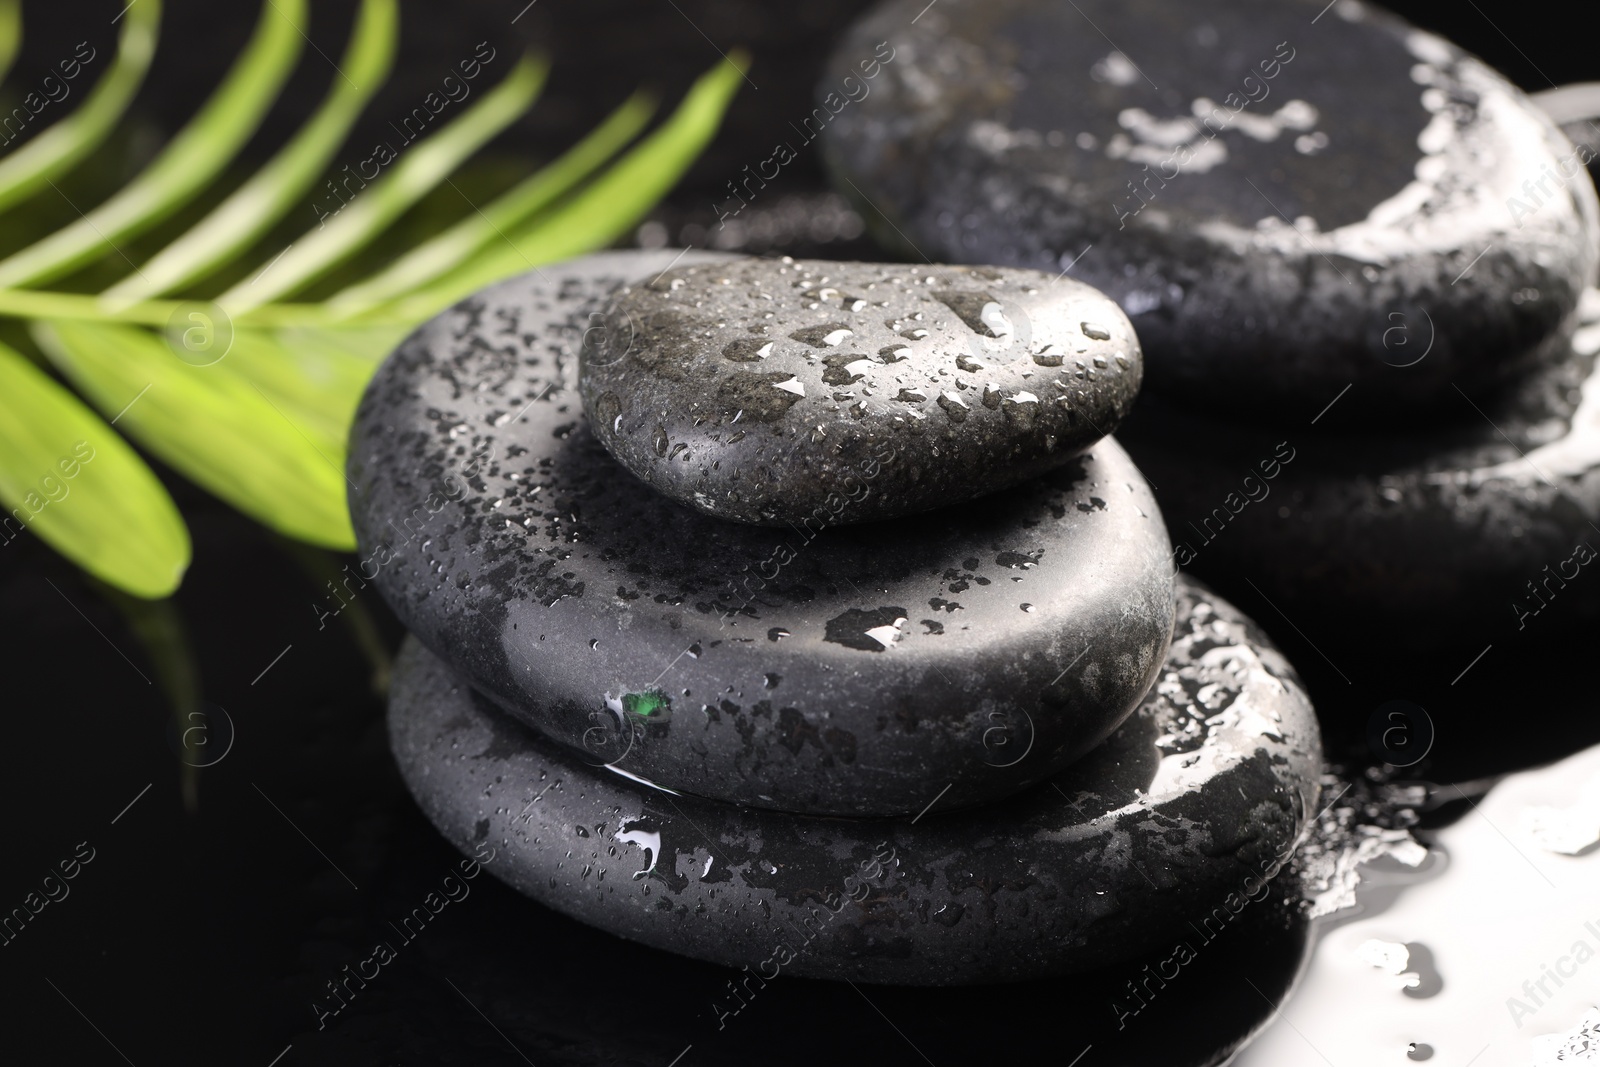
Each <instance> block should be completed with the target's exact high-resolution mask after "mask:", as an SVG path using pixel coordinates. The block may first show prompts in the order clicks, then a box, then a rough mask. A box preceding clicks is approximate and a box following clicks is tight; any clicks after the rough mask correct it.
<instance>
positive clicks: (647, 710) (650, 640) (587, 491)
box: [349, 253, 1173, 815]
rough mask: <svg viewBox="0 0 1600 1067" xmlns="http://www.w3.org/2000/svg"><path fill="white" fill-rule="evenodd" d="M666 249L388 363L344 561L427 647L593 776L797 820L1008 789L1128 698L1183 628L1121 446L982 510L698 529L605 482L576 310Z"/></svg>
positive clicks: (475, 315) (592, 266)
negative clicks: (606, 769)
mask: <svg viewBox="0 0 1600 1067" xmlns="http://www.w3.org/2000/svg"><path fill="white" fill-rule="evenodd" d="M668 262H670V259H669V258H668V257H664V256H654V257H652V256H649V255H642V254H636V253H635V254H629V253H611V254H605V255H599V256H593V257H590V258H588V259H585V260H580V261H577V262H574V263H568V264H561V265H555V266H547V267H545V268H543V269H542V270H541V271H540V272H539V273H537V274H532V275H527V276H524V277H523V278H519V279H516V280H513V281H510V282H506V283H504V284H502V285H499V286H496V287H494V288H492V289H490V290H487V291H486V292H484V293H482V294H480V295H479V296H477V297H474V298H472V299H470V300H468V301H465V302H463V303H462V304H461V305H458V306H457V307H456V308H455V309H453V310H451V311H448V312H446V313H444V314H442V315H440V316H439V317H438V318H436V319H435V320H433V321H432V322H431V323H429V324H427V325H425V326H423V327H422V328H421V329H419V330H418V331H417V332H416V333H415V334H414V335H413V336H412V337H411V338H410V339H409V340H408V341H406V342H405V343H404V344H402V345H401V346H400V347H399V349H398V350H396V352H395V353H394V354H393V355H392V356H391V357H390V358H389V359H388V361H387V362H385V363H384V365H383V366H382V367H381V368H380V369H379V370H378V373H377V374H376V376H375V377H374V378H373V381H372V383H371V385H370V386H369V387H368V390H367V394H366V396H365V397H364V398H363V400H362V403H361V407H360V410H359V411H358V413H357V416H356V421H355V427H354V430H353V432H352V438H351V448H350V463H349V476H350V480H351V484H352V486H353V489H352V492H351V514H352V518H353V521H354V524H355V529H356V535H357V539H358V541H359V543H360V546H361V547H360V551H361V553H362V557H363V558H362V566H361V573H362V574H364V575H367V576H369V577H370V578H371V580H372V581H373V582H375V584H376V585H377V586H378V589H379V591H380V592H381V593H382V595H383V596H384V598H385V599H386V600H387V601H388V602H389V604H390V606H391V607H393V608H394V610H395V612H396V613H397V614H398V615H399V616H400V618H401V620H402V621H403V622H404V623H405V624H406V625H407V626H408V627H409V628H410V629H411V630H412V631H414V632H415V633H416V634H417V635H418V636H419V637H420V638H421V639H422V641H423V643H424V644H426V645H427V646H428V647H429V648H431V649H433V650H434V651H435V652H437V653H438V654H440V655H441V656H443V657H444V659H445V660H446V661H447V662H449V663H450V664H451V666H452V667H453V668H455V669H456V670H458V671H460V672H461V673H462V674H463V675H465V676H466V677H467V678H468V679H470V680H471V681H472V683H473V684H474V685H476V686H478V687H480V688H481V689H483V690H485V691H486V692H488V693H489V694H491V695H492V696H494V697H495V698H496V699H497V700H499V701H500V702H501V703H502V704H503V705H504V706H506V707H507V708H509V709H511V710H512V711H513V712H514V713H515V714H517V715H519V716H520V717H521V718H523V719H524V721H526V722H528V723H529V724H530V725H532V726H534V727H535V728H537V729H539V730H541V731H543V732H544V733H546V734H547V735H548V736H550V737H552V738H554V739H556V740H557V741H560V742H561V743H563V744H565V745H568V746H570V747H571V748H573V749H574V750H576V751H578V752H580V753H582V756H583V758H584V759H586V760H587V761H588V762H590V763H593V764H600V763H614V764H616V765H617V766H619V767H620V768H622V769H624V770H626V771H628V772H630V773H633V774H636V775H640V776H642V777H645V778H648V779H650V780H652V781H655V782H659V783H660V784H662V785H665V786H668V787H670V788H673V789H678V790H681V791H683V792H686V793H694V794H698V795H701V796H706V797H712V798H716V799H719V800H726V801H733V802H737V803H742V804H751V805H756V806H760V807H770V808H779V809H784V810H790V811H796V812H804V813H812V814H832V815H888V814H901V813H907V814H914V813H916V812H918V811H920V810H921V809H922V808H924V807H925V806H926V805H927V804H928V803H929V802H930V801H931V800H933V799H934V798H935V795H936V794H938V795H939V807H940V808H941V809H947V808H954V807H962V806H966V805H972V804H980V803H984V802H988V801H992V800H996V799H998V798H1000V797H1004V796H1008V795H1010V794H1012V793H1014V792H1016V791H1017V790H1019V789H1021V788H1023V787H1025V786H1027V785H1030V784H1032V783H1034V782H1037V781H1039V780H1041V779H1042V778H1044V777H1046V776H1048V775H1049V774H1052V773H1054V772H1056V771H1058V770H1060V769H1061V768H1062V767H1064V766H1066V765H1067V764H1068V763H1070V762H1071V761H1072V760H1074V759H1076V758H1077V757H1078V756H1080V755H1082V754H1083V753H1084V752H1086V751H1088V750H1089V749H1090V748H1091V747H1093V746H1094V745H1095V744H1096V743H1098V742H1099V741H1100V740H1102V739H1103V738H1104V737H1105V736H1106V735H1107V734H1109V733H1110V732H1111V731H1112V730H1113V729H1114V728H1115V727H1116V726H1117V724H1118V723H1120V722H1121V721H1122V720H1123V719H1124V718H1126V716H1127V715H1128V714H1129V713H1131V712H1132V710H1133V708H1134V707H1135V706H1137V704H1138V702H1139V700H1140V698H1141V697H1142V696H1143V694H1144V692H1145V690H1146V689H1147V688H1148V687H1149V685H1150V682H1151V680H1152V679H1153V678H1154V676H1155V673H1156V671H1157V670H1158V669H1159V668H1160V665H1161V660H1162V657H1163V656H1164V655H1165V651H1166V647H1167V643H1168V641H1169V639H1170V635H1171V630H1172V618H1173V616H1172V610H1173V607H1172V566H1171V562H1170V554H1171V548H1170V545H1169V544H1168V542H1167V537H1166V530H1165V527H1164V526H1163V524H1162V522H1161V515H1160V512H1159V510H1158V509H1157V508H1156V505H1155V501H1154V499H1153V498H1152V496H1151V493H1150V489H1149V487H1148V486H1147V485H1146V484H1145V482H1144V480H1143V478H1142V477H1141V476H1140V475H1139V473H1138V471H1137V470H1136V469H1135V467H1134V466H1133V464H1132V463H1131V462H1130V461H1129V460H1128V458H1127V455H1126V454H1125V453H1124V452H1123V451H1122V449H1121V447H1120V446H1118V445H1117V444H1116V442H1115V441H1114V440H1113V439H1111V438H1106V439H1104V440H1102V441H1101V442H1100V443H1098V444H1096V445H1095V446H1094V448H1093V450H1092V451H1091V452H1089V453H1086V454H1083V455H1080V456H1078V457H1076V458H1074V459H1073V460H1071V461H1070V463H1069V464H1068V465H1067V466H1066V467H1064V468H1061V469H1058V470H1055V471H1052V472H1050V473H1048V474H1045V475H1042V476H1041V477H1039V478H1037V479H1035V480H1034V481H1032V482H1029V483H1028V484H1026V485H1023V486H1019V487H1016V488H1014V489H1011V490H1008V491H1005V492H1002V493H996V494H993V495H992V496H990V497H988V498H986V500H985V502H984V503H983V504H982V505H981V506H976V507H965V508H958V509H948V510H946V511H943V512H939V513H935V514H932V515H927V516H918V517H912V518H907V519H900V520H895V521H893V522H885V523H873V524H866V525H853V526H844V527H830V528H827V529H823V530H821V531H820V532H818V531H817V530H816V528H815V527H813V526H810V525H806V526H804V527H802V528H800V529H790V528H781V529H773V528H768V527H761V526H752V525H746V524H743V523H731V522H724V521H721V520H718V519H713V518H710V517H708V516H705V515H703V514H701V513H699V512H697V511H694V510H692V509H690V508H686V507H683V506H681V505H679V504H677V503H674V502H673V501H671V500H668V499H667V498H666V497H664V496H662V495H661V494H659V493H657V492H655V491H654V490H652V489H650V488H649V487H648V486H646V485H644V484H643V483H642V482H640V481H638V480H637V479H635V478H634V477H633V476H631V475H630V474H628V473H627V472H626V471H625V470H623V469H622V468H621V467H620V466H619V465H618V464H617V463H616V461H615V460H613V459H612V458H611V456H610V455H609V454H608V453H607V452H606V451H605V449H603V448H602V447H601V446H600V444H599V443H598V442H597V441H596V440H595V439H594V436H593V435H592V434H591V433H590V432H589V429H588V425H587V423H586V422H585V420H584V417H583V411H582V407H581V405H580V403H579V400H578V396H577V392H576V390H575V388H574V385H575V382H576V377H577V351H578V343H579V341H580V338H581V337H582V335H583V333H584V331H585V330H586V329H588V328H590V325H591V315H592V314H593V313H595V312H598V310H599V309H600V307H601V306H602V305H603V303H604V301H605V299H606V297H607V296H608V295H609V293H610V292H612V291H613V290H614V289H616V288H617V287H618V286H620V285H621V284H623V283H624V282H627V281H630V280H632V281H636V280H638V279H640V278H642V277H647V276H648V275H649V272H650V271H651V270H654V271H657V272H659V271H660V270H661V269H662V268H663V267H664V266H665V265H666V264H667V263H668ZM474 457H480V459H479V460H478V461H477V462H474ZM467 468H471V469H470V470H468V469H467Z"/></svg>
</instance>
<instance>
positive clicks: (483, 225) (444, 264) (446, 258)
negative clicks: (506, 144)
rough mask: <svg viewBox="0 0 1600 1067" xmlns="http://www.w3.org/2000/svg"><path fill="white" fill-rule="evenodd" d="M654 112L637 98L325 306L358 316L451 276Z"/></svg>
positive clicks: (585, 173)
mask: <svg viewBox="0 0 1600 1067" xmlns="http://www.w3.org/2000/svg"><path fill="white" fill-rule="evenodd" d="M654 112H655V104H654V102H652V101H651V100H650V99H649V98H647V97H645V96H644V95H642V94H635V95H634V96H632V97H630V98H629V99H628V100H627V101H625V102H624V103H623V104H622V106H621V107H619V108H617V110H615V111H613V112H612V113H611V115H610V116H608V117H607V118H606V120H605V121H604V122H603V123H601V124H600V125H599V126H597V127H595V129H594V130H593V132H591V133H590V134H589V135H588V136H586V137H585V138H584V139H583V140H581V141H579V142H578V143H577V144H576V145H573V146H572V147H571V148H570V149H568V150H567V151H566V152H564V153H562V155H561V156H560V158H558V159H556V160H555V161H554V162H552V163H551V164H550V165H548V166H546V167H543V168H541V169H540V170H539V171H537V172H536V173H534V174H533V175H531V176H529V177H528V178H527V179H525V180H524V181H522V182H519V183H518V184H517V185H516V186H515V187H514V188H513V189H511V190H510V191H509V192H507V193H505V194H503V195H501V196H500V197H498V198H496V199H495V200H494V201H493V202H492V203H490V204H488V205H486V206H485V207H484V208H483V209H482V210H481V211H479V212H476V213H474V214H472V215H468V216H467V217H466V218H464V219H462V220H461V222H459V223H457V224H456V225H455V226H453V227H451V228H450V229H448V230H446V231H445V232H444V233H441V234H439V235H438V236H437V237H434V238H432V239H430V240H428V241H425V242H423V243H422V244H420V245H418V246H417V247H416V248H415V249H413V250H412V251H411V252H409V253H407V254H406V255H404V256H401V257H400V258H399V259H397V260H396V261H395V262H394V264H393V265H392V266H390V267H389V268H388V269H386V270H384V271H382V272H381V273H379V274H376V275H374V276H373V277H371V278H369V279H367V280H366V281H363V282H361V283H359V284H357V285H353V286H350V287H349V288H346V289H344V290H342V291H340V292H339V293H336V294H335V295H334V296H332V297H330V298H329V299H328V301H327V307H328V310H329V311H330V312H331V313H333V314H334V315H336V316H344V315H355V314H358V313H360V312H362V311H366V310H368V309H369V308H373V307H376V306H377V305H379V304H382V303H384V302H385V301H387V300H392V299H394V298H396V297H399V296H402V295H404V294H405V293H408V292H411V291H413V290H415V289H418V288H420V287H422V286H423V285H426V284H427V283H429V282H431V281H433V280H435V279H436V278H439V277H440V276H442V275H444V274H446V273H448V272H449V271H451V270H452V269H454V268H455V267H458V266H460V265H461V264H462V263H464V262H466V260H467V259H468V258H469V257H470V256H471V255H472V254H473V253H475V252H477V251H478V250H479V249H481V248H483V247H485V246H487V245H489V244H491V243H493V242H494V241H496V240H503V239H504V238H505V231H506V230H508V229H512V228H513V227H515V226H517V224H519V223H521V222H522V221H524V220H525V219H527V218H528V217H529V216H530V215H533V214H534V213H535V212H537V211H539V210H540V209H542V208H544V207H546V206H548V205H549V204H551V203H553V202H554V201H555V200H557V199H559V198H560V197H561V196H563V195H564V194H566V193H567V192H569V191H571V190H572V189H573V188H574V187H575V186H577V185H578V184H579V183H580V182H582V181H583V180H584V179H585V178H587V177H589V176H590V175H591V174H593V173H594V172H595V171H596V170H597V169H599V168H600V167H601V166H602V165H603V164H604V163H605V162H606V161H607V160H608V159H610V158H611V157H612V156H613V155H615V154H616V153H617V152H618V151H619V150H620V149H621V148H622V146H623V145H625V144H627V143H628V142H629V141H631V140H633V138H634V136H635V135H637V134H638V132H639V131H640V130H642V129H643V128H644V126H645V124H646V123H647V122H649V121H650V116H651V115H652V114H654Z"/></svg>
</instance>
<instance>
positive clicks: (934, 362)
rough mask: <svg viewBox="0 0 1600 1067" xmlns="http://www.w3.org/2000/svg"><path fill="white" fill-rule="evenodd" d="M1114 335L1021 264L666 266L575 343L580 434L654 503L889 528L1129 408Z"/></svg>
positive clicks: (1106, 428)
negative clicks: (583, 418)
mask: <svg viewBox="0 0 1600 1067" xmlns="http://www.w3.org/2000/svg"><path fill="white" fill-rule="evenodd" d="M1141 369H1142V363H1141V360H1140V355H1139V341H1138V339H1137V338H1136V337H1135V336H1134V334H1133V327H1131V326H1130V325H1129V324H1128V320H1127V317H1126V316H1124V315H1123V314H1122V311H1121V309H1120V308H1118V307H1117V305H1116V304H1115V303H1113V302H1112V301H1111V300H1109V299H1107V298H1106V297H1105V296H1104V295H1102V294H1100V293H1097V292H1095V291H1094V290H1093V289H1090V288H1089V287H1088V286H1086V285H1080V284H1079V283H1077V282H1073V281H1069V280H1067V279H1065V278H1061V277H1059V276H1056V277H1052V276H1051V275H1049V274H1042V273H1039V272H1037V271H1019V270H1010V269H1005V268H991V267H979V268H970V267H932V266H915V267H913V266H907V265H895V264H878V263H835V262H827V261H822V260H798V261H796V260H792V259H789V258H788V257H784V258H783V259H781V260H775V259H740V260H735V261H733V262H729V263H717V264H701V265H697V266H681V267H676V268H674V269H672V270H670V271H667V272H665V273H663V274H660V275H658V276H656V277H654V278H651V279H648V280H647V281H646V282H645V284H642V285H635V286H629V287H626V288H624V289H622V290H620V291H619V292H618V293H617V295H616V296H615V297H614V298H613V299H612V301H611V302H610V303H609V304H608V305H607V307H606V311H605V314H604V317H603V322H602V324H601V328H599V329H596V330H592V331H590V333H589V336H588V338H587V343H586V344H585V346H584V352H583V357H582V363H581V369H580V372H579V391H580V392H581V393H582V395H583V403H584V410H585V411H586V412H587V413H588V415H589V423H590V426H591V427H592V428H593V430H594V433H595V436H596V437H598V438H599V440H600V443H601V444H603V445H605V447H606V448H607V450H609V451H610V452H611V454H612V455H614V456H615V457H616V458H617V460H618V461H619V462H621V463H622V465H623V466H624V467H627V468H628V469H629V470H630V471H632V472H633V473H634V474H636V475H638V476H639V477H640V478H642V479H644V480H645V481H646V482H648V483H649V484H650V485H652V486H653V487H655V488H656V489H659V490H660V491H661V492H663V493H665V494H666V495H667V496H669V497H671V498H672V499H674V500H677V501H679V502H681V503H684V504H689V505H691V506H693V507H696V508H699V509H700V510H701V511H704V512H706V513H707V514H710V515H715V516H717V517H719V518H724V519H734V520H737V521H740V522H751V523H760V524H763V525H769V526H783V525H786V524H789V523H793V524H795V525H802V524H804V523H807V522H812V523H823V524H826V525H838V524H840V523H844V522H867V521H872V520H876V519H890V518H898V517H900V516H902V515H909V514H913V513H915V512H919V511H927V510H929V509H930V508H938V507H945V506H949V505H955V504H960V503H962V502H964V501H966V500H970V499H972V498H973V497H977V496H981V495H983V494H985V493H992V492H995V491H997V490H1000V489H1007V488H1009V487H1011V486H1013V485H1018V484H1020V483H1022V482H1024V481H1027V480H1028V479H1030V478H1032V477H1034V476H1036V475H1038V474H1041V473H1043V472H1044V471H1047V470H1053V469H1056V468H1058V467H1060V466H1062V465H1063V464H1065V463H1068V462H1070V461H1071V459H1072V457H1074V456H1076V455H1078V454H1079V453H1080V452H1082V451H1083V450H1084V449H1086V448H1088V447H1090V446H1091V445H1093V444H1094V442H1096V441H1098V440H1099V439H1100V438H1102V437H1104V436H1105V435H1106V434H1109V433H1111V432H1113V431H1114V430H1115V429H1116V427H1117V424H1118V423H1120V422H1121V421H1122V419H1123V417H1124V416H1126V415H1127V413H1128V410H1129V408H1131V407H1132V406H1133V400H1134V397H1135V396H1136V395H1137V394H1138V391H1139V378H1140V373H1141Z"/></svg>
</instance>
